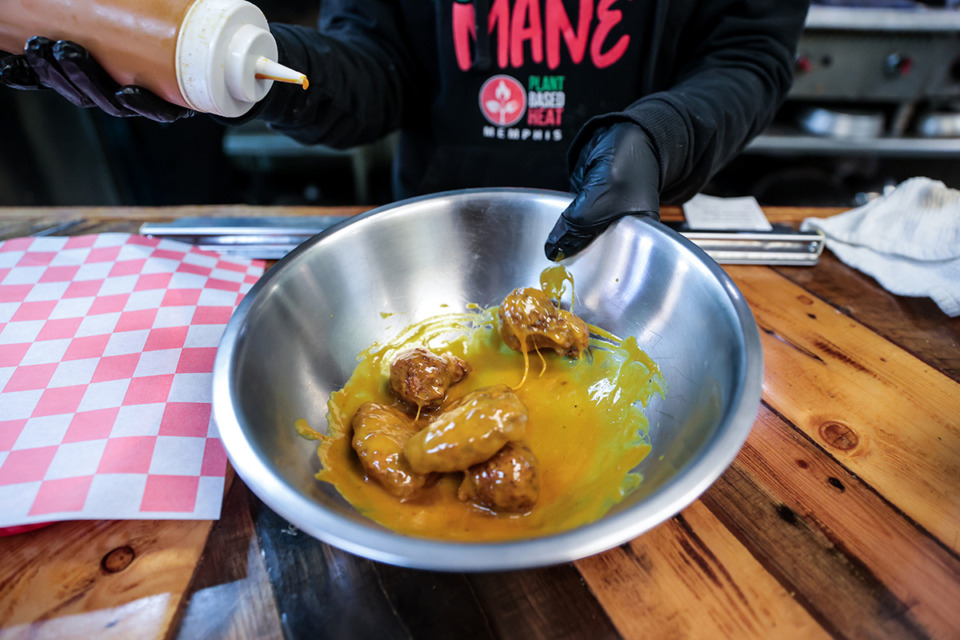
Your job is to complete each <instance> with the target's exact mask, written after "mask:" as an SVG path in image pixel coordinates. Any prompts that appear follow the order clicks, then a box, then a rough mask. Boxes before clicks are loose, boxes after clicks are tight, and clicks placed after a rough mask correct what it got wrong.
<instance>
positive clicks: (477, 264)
mask: <svg viewBox="0 0 960 640" xmlns="http://www.w3.org/2000/svg"><path fill="white" fill-rule="evenodd" d="M569 200H570V197H569V196H568V195H566V194H561V193H555V192H549V191H535V190H525V189H494V190H465V191H456V192H449V193H445V194H439V195H436V196H429V197H423V198H417V199H412V200H406V201H402V202H398V203H396V204H392V205H389V206H385V207H381V208H379V209H376V210H374V211H370V212H368V213H365V214H363V215H360V216H358V217H356V218H353V219H350V220H348V221H346V222H344V223H342V224H340V225H337V226H335V227H332V228H330V229H329V230H327V231H325V232H324V233H322V234H320V235H318V236H316V237H314V238H312V239H311V240H309V241H307V242H306V243H304V244H303V245H301V246H300V247H298V248H297V249H296V250H295V251H294V252H292V253H291V254H289V255H287V256H286V257H285V258H284V259H283V260H281V261H280V262H279V263H278V264H277V265H276V266H275V267H273V268H272V269H271V270H270V271H269V272H268V273H267V274H266V275H265V276H264V277H263V279H262V280H261V281H260V282H258V283H257V285H256V286H255V287H254V288H253V290H251V291H250V293H249V294H248V295H247V296H246V298H245V299H244V300H243V302H242V303H241V304H240V306H239V307H238V308H237V310H236V312H235V313H234V315H233V318H232V319H231V320H230V322H229V324H228V325H227V328H226V331H225V333H224V335H223V339H222V341H221V343H220V348H219V350H218V352H217V358H216V363H215V367H214V374H213V385H214V393H213V409H214V417H215V420H216V422H217V424H218V426H219V429H220V434H221V437H222V438H223V443H224V445H225V447H226V450H227V453H228V454H229V457H230V460H231V462H232V464H233V467H234V468H235V469H236V471H237V473H238V474H239V475H240V477H241V478H242V479H243V481H244V482H245V483H246V484H247V486H248V487H249V488H250V489H251V490H252V491H253V492H254V493H255V494H256V495H257V496H258V497H259V498H260V499H261V500H263V501H264V502H265V503H266V504H267V505H268V506H269V507H271V508H272V509H274V510H275V511H276V512H277V513H279V514H280V515H281V516H283V517H284V518H286V519H287V520H289V521H290V522H291V523H293V524H294V525H296V526H297V527H299V528H300V529H301V530H303V531H305V532H307V533H309V534H310V535H312V536H314V537H316V538H319V539H321V540H323V541H325V542H328V543H329V544H332V545H335V546H337V547H340V548H342V549H345V550H347V551H350V552H353V553H355V554H358V555H361V556H365V557H368V558H372V559H375V560H379V561H383V562H388V563H392V564H396V565H401V566H408V567H417V568H423V569H434V570H449V571H454V570H456V571H489V570H504V569H517V568H525V567H534V566H541V565H547V564H554V563H559V562H564V561H569V560H573V559H576V558H581V557H585V556H588V555H591V554H594V553H598V552H600V551H604V550H606V549H610V548H612V547H614V546H616V545H618V544H621V543H623V542H625V541H627V540H630V539H632V538H634V537H636V536H638V535H640V534H642V533H644V532H645V531H647V530H649V529H651V528H652V527H654V526H656V525H657V524H659V523H661V522H663V521H664V520H666V519H668V518H670V517H671V516H673V515H675V514H676V513H677V512H679V511H680V510H681V509H683V508H684V507H685V506H687V505H688V504H690V503H691V502H693V501H694V500H695V499H696V498H697V497H698V496H699V495H700V494H701V493H703V491H705V490H706V489H707V488H708V487H709V486H710V484H712V483H713V482H714V480H716V479H717V477H718V476H719V475H720V474H721V473H722V472H723V471H724V470H725V469H726V468H727V466H728V465H729V464H730V462H731V461H732V460H733V458H734V456H735V455H736V454H737V452H738V451H739V449H740V447H741V446H742V444H743V442H744V440H745V439H746V437H747V434H748V433H749V431H750V428H751V426H752V424H753V421H754V419H755V417H756V412H757V408H758V406H759V401H760V386H761V380H762V375H763V371H762V370H763V356H762V352H761V348H760V339H759V335H758V332H757V326H756V323H755V322H754V319H753V315H752V314H751V312H750V309H749V308H748V306H747V304H746V303H745V301H744V300H743V298H742V296H741V294H740V293H739V291H738V290H737V288H736V287H735V286H734V284H733V283H732V282H731V280H730V279H729V278H728V277H727V275H726V274H725V273H724V272H723V271H722V270H721V269H720V267H718V266H717V264H716V263H715V262H713V261H712V260H711V259H710V258H709V257H707V256H706V254H705V253H703V252H702V251H701V250H700V249H699V248H698V247H696V246H695V245H693V244H692V243H690V242H689V241H687V240H686V239H684V238H683V237H681V236H680V235H679V234H677V233H674V232H673V231H671V230H669V229H667V228H665V227H664V226H662V225H659V224H656V223H653V222H650V221H649V220H644V219H640V218H633V217H630V218H626V219H623V220H621V221H620V222H618V223H617V224H616V225H615V226H614V227H612V228H610V229H609V230H608V231H607V232H605V233H604V234H603V235H602V236H600V238H598V239H597V240H596V241H595V242H593V244H591V245H590V246H589V247H588V248H587V249H586V250H584V251H583V252H582V253H580V254H578V255H577V256H575V257H573V258H571V259H570V260H568V261H567V262H566V266H567V268H568V270H569V271H570V273H571V274H572V275H573V277H574V282H575V289H576V296H577V299H576V310H577V313H578V314H579V315H581V316H582V317H583V318H584V319H585V320H586V321H587V322H589V323H591V324H595V325H598V326H600V327H603V328H605V329H607V330H608V331H611V332H612V333H614V334H616V335H618V336H620V337H621V338H624V337H627V336H630V335H633V336H636V338H637V340H638V342H639V344H640V346H641V348H642V349H644V350H645V351H646V352H647V353H648V354H649V355H650V356H651V357H653V359H654V360H655V361H656V362H658V363H659V365H660V366H661V368H662V371H663V375H664V378H665V380H666V383H667V385H668V388H669V390H668V392H667V394H666V397H665V398H663V399H660V398H659V397H655V399H654V400H653V401H652V402H651V403H650V405H649V406H648V407H647V411H646V414H647V416H648V418H649V420H650V431H649V438H650V443H651V445H652V447H653V450H652V453H651V454H650V455H649V456H647V458H646V459H645V460H644V462H643V463H642V464H641V465H640V466H639V467H638V470H639V471H640V472H641V473H642V474H643V477H644V480H643V482H642V483H641V485H640V487H639V488H638V489H637V490H636V491H635V492H634V493H632V494H631V495H629V496H628V497H627V498H626V499H625V500H623V501H622V502H621V503H620V504H619V505H617V506H616V507H614V508H613V509H612V510H610V511H609V512H608V513H607V514H606V515H605V516H604V517H603V518H602V519H600V520H599V521H596V522H594V523H592V524H589V525H586V526H582V527H580V528H578V529H575V530H571V531H568V532H565V533H562V534H558V535H552V536H546V537H541V538H535V539H529V540H522V541H516V542H504V543H495V544H487V543H484V544H469V543H454V542H441V541H437V540H430V539H423V538H414V537H409V536H403V535H400V534H397V533H394V532H391V531H389V530H387V529H385V528H383V527H381V526H379V525H377V524H375V523H373V522H371V521H370V520H368V519H366V518H365V517H363V516H362V515H360V514H359V513H357V512H356V511H355V510H354V509H353V508H352V507H351V506H350V505H349V504H348V503H346V502H345V501H344V500H343V499H342V498H341V497H340V495H339V494H338V493H337V492H336V490H335V489H333V487H332V486H330V485H328V484H326V483H322V482H318V481H317V480H315V479H314V477H313V476H314V473H316V472H317V470H318V468H319V461H318V459H317V456H316V453H315V451H316V443H315V442H311V441H308V440H305V439H303V438H301V437H300V436H298V435H297V433H296V431H295V430H294V422H295V421H296V420H297V419H299V418H304V419H306V420H307V421H308V422H309V423H310V425H311V426H313V427H314V428H317V429H319V430H321V431H322V430H324V429H325V428H326V402H327V399H328V396H329V394H330V393H331V392H332V391H335V390H336V389H338V388H340V387H341V386H343V384H344V383H345V382H346V381H347V379H348V378H349V376H350V374H351V372H352V370H353V368H354V366H355V365H356V362H357V360H356V358H357V355H358V354H359V353H360V352H361V351H363V350H364V349H366V348H367V347H369V346H370V345H371V344H372V343H373V342H375V341H382V340H383V339H384V338H385V337H389V336H392V335H396V333H398V332H399V331H400V330H401V329H402V328H403V327H405V326H407V325H409V324H410V323H413V322H416V321H419V320H422V319H424V318H427V317H429V316H433V315H436V314H438V313H448V312H450V311H451V310H462V309H464V308H465V305H467V304H468V303H476V304H480V305H483V306H487V305H495V304H499V303H500V301H501V300H502V299H503V297H504V296H505V295H506V294H508V293H509V292H510V291H511V290H512V289H513V288H515V287H518V286H537V284H538V282H539V274H540V272H541V271H542V270H543V269H544V268H545V267H547V266H550V265H551V263H550V262H549V261H548V260H547V259H546V258H545V257H544V254H543V242H544V239H545V238H546V236H547V233H548V232H549V231H550V229H551V227H552V226H553V223H554V222H555V220H556V218H557V217H558V216H559V215H560V213H561V212H562V211H563V209H564V208H565V206H566V205H567V204H568V203H569Z"/></svg>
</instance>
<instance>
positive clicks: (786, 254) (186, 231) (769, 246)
mask: <svg viewBox="0 0 960 640" xmlns="http://www.w3.org/2000/svg"><path fill="white" fill-rule="evenodd" d="M347 219H348V217H345V216H315V217H296V216H290V217H287V216H271V217H236V218H214V217H194V218H180V219H178V220H176V221H175V222H170V223H146V224H144V225H142V226H141V227H140V233H141V234H142V235H145V236H154V237H163V238H174V239H176V240H180V241H182V242H189V243H191V244H195V245H197V246H200V247H202V248H204V249H209V250H213V251H218V252H221V253H225V254H229V255H234V256H242V257H246V258H261V259H265V260H279V259H280V258H282V257H283V256H285V255H287V254H288V253H290V252H291V251H293V250H294V249H295V248H296V247H298V246H299V245H301V244H302V243H304V242H306V241H307V240H309V239H310V238H311V237H313V236H315V235H317V234H318V233H321V232H323V231H325V230H326V229H329V228H330V227H332V226H334V225H337V224H340V223H341V222H344V221H345V220H347ZM668 226H670V227H671V228H673V229H674V230H676V231H677V232H678V233H680V234H681V235H683V236H684V237H686V238H688V239H689V240H691V241H692V242H693V243H694V244H696V245H698V246H699V247H700V248H702V249H703V250H704V251H706V252H707V255H709V256H710V257H711V258H713V259H714V260H716V261H717V262H719V263H720V264H768V265H794V266H811V265H814V264H816V263H817V262H818V260H819V259H820V254H821V253H822V252H823V246H824V239H823V234H821V233H819V232H801V231H794V230H792V229H789V228H785V227H783V228H776V229H774V231H769V232H768V231H751V232H744V231H695V230H690V229H685V228H683V227H682V226H680V225H672V224H668Z"/></svg>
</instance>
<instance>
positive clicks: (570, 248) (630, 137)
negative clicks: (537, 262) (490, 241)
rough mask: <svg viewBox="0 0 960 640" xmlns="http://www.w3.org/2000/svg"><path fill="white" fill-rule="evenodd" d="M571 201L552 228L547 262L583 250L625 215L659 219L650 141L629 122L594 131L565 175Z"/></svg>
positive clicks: (656, 165)
mask: <svg viewBox="0 0 960 640" xmlns="http://www.w3.org/2000/svg"><path fill="white" fill-rule="evenodd" d="M570 185H571V187H572V188H573V191H574V193H575V194H576V195H575V196H574V199H573V202H571V203H570V205H569V206H568V207H567V208H566V210H565V211H564V212H563V214H561V216H560V219H559V220H557V223H556V224H555V225H554V227H553V230H552V231H551V232H550V235H548V236H547V242H546V244H545V245H544V252H545V253H546V254H547V258H548V259H550V260H562V259H564V258H569V257H570V256H572V255H574V254H575V253H577V252H579V251H580V250H582V249H583V248H584V247H586V246H587V245H588V244H590V242H591V241H592V240H593V239H594V238H596V237H597V236H598V235H600V233H602V232H603V230H604V229H606V228H607V227H608V226H610V224H611V223H613V222H614V221H615V220H617V219H619V218H622V217H623V216H626V215H641V216H648V217H650V218H653V219H654V220H660V161H659V160H658V158H657V153H656V151H654V148H653V143H651V142H650V138H649V137H648V136H647V134H646V133H645V132H644V130H643V129H641V128H640V127H639V126H637V125H636V124H634V123H632V122H617V123H615V124H612V125H610V126H608V127H605V128H603V129H599V130H597V132H596V133H594V134H593V137H592V138H591V139H590V141H589V142H588V143H587V144H586V145H585V146H584V147H583V149H582V150H581V151H580V155H579V156H578V159H577V162H576V165H574V168H573V171H572V172H571V174H570Z"/></svg>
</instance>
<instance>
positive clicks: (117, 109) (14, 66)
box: [0, 36, 193, 122]
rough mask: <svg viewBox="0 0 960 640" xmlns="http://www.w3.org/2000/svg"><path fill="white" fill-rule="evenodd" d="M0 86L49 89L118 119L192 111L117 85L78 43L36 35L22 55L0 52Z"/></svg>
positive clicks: (168, 118) (162, 118) (168, 117)
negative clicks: (99, 109)
mask: <svg viewBox="0 0 960 640" xmlns="http://www.w3.org/2000/svg"><path fill="white" fill-rule="evenodd" d="M0 55H2V57H0V85H6V86H8V87H12V88H14V89H42V88H50V89H53V90H54V91H56V92H57V93H59V94H60V95H62V96H63V97H64V98H66V99H67V100H69V101H70V102H71V103H73V104H75V105H76V106H78V107H93V106H97V107H100V108H101V109H103V110H104V111H105V112H107V113H109V114H110V115H112V116H117V117H120V118H123V117H130V116H143V117H145V118H149V119H150V120H155V121H157V122H173V121H174V120H178V119H180V118H185V117H187V116H191V115H193V111H192V110H190V109H187V108H184V107H181V106H179V105H175V104H171V103H169V102H167V101H166V100H163V99H162V98H159V97H157V96H156V95H155V94H153V93H151V92H150V91H148V90H146V89H144V88H143V87H138V86H134V85H127V86H124V87H121V86H120V85H119V84H117V83H116V82H115V81H114V80H113V78H111V77H110V76H109V75H108V74H107V72H106V71H105V70H104V69H103V67H101V66H100V64H99V63H98V62H97V61H96V60H94V59H93V58H92V57H91V56H90V53H89V52H88V51H87V50H86V49H84V48H83V47H81V46H80V45H78V44H76V43H74V42H70V41H69V40H59V41H57V42H54V41H53V40H50V39H48V38H44V37H41V36H36V37H33V38H30V40H28V41H27V45H26V47H24V53H23V54H22V55H12V54H9V55H8V54H0Z"/></svg>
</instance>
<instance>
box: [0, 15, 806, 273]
mask: <svg viewBox="0 0 960 640" xmlns="http://www.w3.org/2000/svg"><path fill="white" fill-rule="evenodd" d="M808 8H809V3H808V0H700V1H695V0H434V1H432V2H430V1H427V0H323V2H322V3H321V4H320V17H319V24H318V27H317V28H312V27H307V26H301V25H293V24H280V23H272V24H271V26H270V29H271V32H272V33H273V35H274V36H275V38H276V40H277V44H278V47H279V61H280V62H281V63H282V64H285V65H287V66H289V67H291V68H294V69H297V70H300V71H302V72H304V73H305V74H306V75H307V77H308V78H309V80H310V88H309V90H307V91H301V90H300V88H299V87H294V86H289V85H280V84H275V85H274V87H273V88H272V89H271V91H270V92H269V94H268V95H267V96H266V98H264V99H263V100H262V101H261V102H260V103H258V104H257V105H256V106H255V108H254V109H253V110H252V111H251V112H250V113H248V114H247V115H246V116H244V117H242V118H240V119H238V120H237V122H243V121H247V120H250V119H252V118H257V119H260V120H262V121H264V122H266V123H267V125H268V126H269V127H270V128H272V129H273V130H275V131H277V132H281V133H283V134H285V135H287V136H290V137H291V138H293V139H296V140H298V141H300V142H303V143H307V144H311V143H323V144H326V145H329V146H333V147H341V148H345V147H350V146H353V145H358V144H362V143H366V142H370V141H374V140H377V139H379V138H382V137H383V136H385V135H387V134H389V133H391V132H393V131H397V130H399V132H400V133H399V138H398V143H397V149H396V154H395V158H394V165H393V173H392V187H393V191H394V196H395V197H396V198H398V199H400V198H406V197H411V196H415V195H421V194H427V193H435V192H439V191H445V190H450V189H461V188H470V187H500V186H522V187H539V188H548V189H559V190H569V191H571V192H572V194H573V199H572V201H571V203H570V206H569V207H568V208H567V209H566V210H565V211H564V212H563V213H562V215H561V216H560V218H559V220H558V221H557V222H556V225H555V226H554V228H553V229H552V231H551V232H550V234H549V235H548V237H547V239H546V241H545V245H544V251H545V253H546V255H547V257H548V258H550V259H553V260H559V259H562V258H564V257H569V256H572V255H575V254H576V253H577V252H579V251H580V250H582V249H583V248H584V247H585V246H586V245H587V244H589V242H590V241H592V240H593V239H594V238H595V237H596V236H597V235H599V234H600V233H601V232H602V231H603V230H604V229H606V228H607V227H608V226H609V225H610V224H611V223H612V222H613V221H615V220H617V219H618V218H620V217H622V216H624V215H641V216H648V217H650V218H653V219H655V220H659V209H660V205H661V203H676V204H680V203H682V202H684V201H685V200H686V199H688V198H690V197H691V196H693V195H695V194H696V193H697V192H698V191H699V190H700V189H701V188H702V187H703V186H704V185H705V184H706V183H707V181H708V180H709V178H710V177H711V176H712V175H713V174H714V173H715V172H716V171H718V170H719V169H720V168H722V167H723V166H724V165H725V164H726V163H727V162H728V161H729V160H731V159H732V158H733V157H734V156H735V155H736V154H737V153H739V152H740V151H741V150H742V149H743V148H744V147H745V145H746V144H747V143H748V142H749V141H750V140H751V139H752V138H753V137H754V136H756V135H757V134H759V133H760V132H761V131H763V129H764V128H765V127H766V126H767V125H768V124H769V123H770V122H771V120H772V119H773V116H774V115H775V113H776V111H777V110H778V108H779V107H780V105H781V104H782V102H783V100H785V98H786V95H787V92H788V90H789V88H790V85H791V82H792V78H793V75H792V74H793V65H794V57H795V51H796V46H797V42H798V39H799V36H800V33H801V31H802V27H803V22H804V19H805V17H806V12H807V10H808ZM0 84H6V85H8V86H12V87H18V88H31V87H44V86H46V87H50V88H53V89H54V90H56V91H58V92H59V93H61V94H62V95H64V96H65V97H67V98H68V99H70V100H71V101H72V102H74V104H77V105H79V106H97V107H99V108H102V109H104V110H105V111H107V112H108V113H111V114H113V115H118V116H125V115H142V116H146V117H149V118H152V119H155V120H159V121H165V122H169V121H173V120H177V119H179V118H181V117H184V116H188V115H190V112H189V110H185V109H182V108H181V107H178V106H175V105H170V104H168V103H165V102H163V101H161V100H159V99H158V98H157V97H156V96H153V95H151V94H150V93H149V92H148V91H146V90H145V89H142V88H140V87H129V86H128V87H118V86H116V83H113V81H112V80H111V79H110V78H109V77H107V76H106V74H105V73H104V72H103V70H102V68H100V67H99V65H97V63H96V61H93V60H92V59H90V56H89V55H88V54H86V51H85V50H84V49H83V48H82V47H80V46H78V45H77V44H75V43H70V42H51V41H49V40H46V39H44V38H42V37H38V38H34V39H32V40H31V41H30V43H28V44H27V46H26V48H25V52H24V53H23V54H22V55H16V56H6V57H5V58H4V59H3V60H2V61H0Z"/></svg>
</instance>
